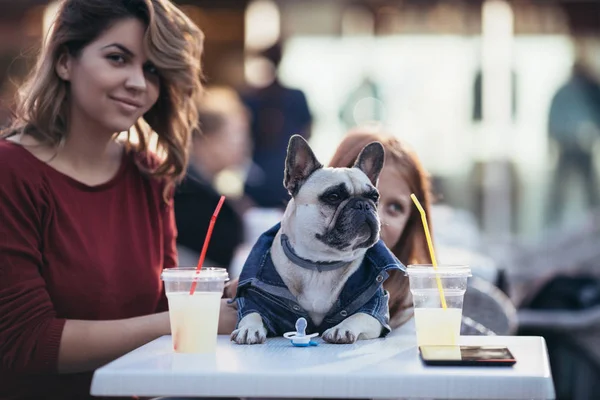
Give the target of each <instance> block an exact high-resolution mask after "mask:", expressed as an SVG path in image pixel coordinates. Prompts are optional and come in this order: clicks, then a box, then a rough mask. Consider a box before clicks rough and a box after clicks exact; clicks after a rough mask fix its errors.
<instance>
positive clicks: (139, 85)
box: [125, 67, 146, 91]
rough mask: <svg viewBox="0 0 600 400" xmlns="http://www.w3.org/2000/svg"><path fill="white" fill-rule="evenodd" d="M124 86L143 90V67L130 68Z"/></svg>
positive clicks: (144, 84) (144, 87)
mask: <svg viewBox="0 0 600 400" xmlns="http://www.w3.org/2000/svg"><path fill="white" fill-rule="evenodd" d="M125 86H126V87H127V88H128V89H132V90H139V91H144V90H146V74H145V73H144V69H143V68H139V67H136V68H131V69H130V70H129V74H128V75H127V81H126V82H125Z"/></svg>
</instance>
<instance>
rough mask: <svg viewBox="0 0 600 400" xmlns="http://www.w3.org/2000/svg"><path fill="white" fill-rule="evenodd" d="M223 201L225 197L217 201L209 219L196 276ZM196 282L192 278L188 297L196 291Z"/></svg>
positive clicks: (200, 268)
mask: <svg viewBox="0 0 600 400" xmlns="http://www.w3.org/2000/svg"><path fill="white" fill-rule="evenodd" d="M224 201H225V196H221V198H220V199H219V204H217V208H215V212H214V213H213V215H212V217H211V218H210V224H209V225H208V232H206V238H205V239H204V245H203V246H202V253H200V259H199V260H198V265H197V266H196V276H199V275H200V271H201V270H202V264H203V263H204V257H206V249H208V242H210V237H211V235H212V231H213V227H214V226H215V221H216V220H217V216H218V215H219V211H221V207H222V206H223V202H224ZM196 284H197V280H196V278H195V277H194V281H193V282H192V287H191V288H190V295H192V294H194V291H195V290H196Z"/></svg>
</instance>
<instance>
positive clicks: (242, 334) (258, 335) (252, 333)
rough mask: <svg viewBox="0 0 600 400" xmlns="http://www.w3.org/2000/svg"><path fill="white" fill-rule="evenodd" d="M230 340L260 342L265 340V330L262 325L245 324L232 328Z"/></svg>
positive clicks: (246, 342) (238, 342) (249, 342)
mask: <svg viewBox="0 0 600 400" xmlns="http://www.w3.org/2000/svg"><path fill="white" fill-rule="evenodd" d="M231 340H232V341H234V342H236V343H237V344H260V343H264V342H265V341H266V340H267V330H266V329H265V327H264V326H259V327H252V326H246V327H241V328H239V329H236V330H234V331H233V332H232V333H231Z"/></svg>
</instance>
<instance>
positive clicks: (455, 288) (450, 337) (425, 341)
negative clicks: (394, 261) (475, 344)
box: [407, 264, 471, 346]
mask: <svg viewBox="0 0 600 400" xmlns="http://www.w3.org/2000/svg"><path fill="white" fill-rule="evenodd" d="M407 274H408V279H409V284H410V292H411V294H412V297H413V303H414V311H415V326H416V331H417V344H418V345H419V346H427V345H430V346H431V345H433V346H455V345H458V338H459V337H460V325H461V319H462V308H463V299H464V295H465V291H466V290H467V280H468V278H469V277H470V276H471V269H470V268H469V267H468V266H466V265H438V266H437V267H434V266H433V265H431V264H429V265H428V264H421V265H409V266H408V267H407ZM440 284H441V289H442V290H441V291H440Z"/></svg>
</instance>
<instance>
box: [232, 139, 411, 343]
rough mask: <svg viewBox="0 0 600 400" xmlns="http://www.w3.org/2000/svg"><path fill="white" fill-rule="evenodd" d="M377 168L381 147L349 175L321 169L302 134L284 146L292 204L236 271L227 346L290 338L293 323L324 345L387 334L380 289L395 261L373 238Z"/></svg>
mask: <svg viewBox="0 0 600 400" xmlns="http://www.w3.org/2000/svg"><path fill="white" fill-rule="evenodd" d="M383 163H384V149H383V146H382V145H381V144H380V143H378V142H373V143H370V144H368V145H367V146H365V148H364V149H362V151H361V153H360V155H359V156H358V158H357V160H356V163H355V164H354V166H353V167H352V168H325V167H323V165H321V163H319V161H318V160H317V158H316V157H315V155H314V153H313V151H312V150H311V148H310V146H309V145H308V143H307V142H306V141H305V140H304V139H303V138H302V137H301V136H299V135H294V136H293V137H292V138H291V139H290V141H289V144H288V149H287V158H286V162H285V174H284V182H283V184H284V186H285V187H286V188H287V190H288V191H289V193H290V195H291V199H290V201H289V203H288V204H287V207H286V209H285V212H284V215H283V217H282V220H281V223H280V224H278V225H276V226H275V227H274V228H272V229H271V230H270V231H268V232H266V233H265V234H263V236H262V237H261V238H259V239H258V241H257V243H256V244H255V245H254V247H253V249H252V252H251V253H250V255H249V257H248V259H247V260H246V263H245V264H244V267H243V270H242V273H241V275H240V279H239V285H238V288H237V295H236V298H235V300H234V301H237V305H238V321H239V322H238V325H237V328H236V329H235V330H234V331H233V333H232V334H231V340H232V341H234V342H236V343H238V344H257V343H263V342H264V341H265V340H266V338H267V336H281V335H282V334H283V333H285V332H286V331H294V330H295V329H294V324H295V322H296V320H297V318H299V317H305V318H306V319H307V320H308V324H309V329H310V330H312V331H315V330H316V331H318V332H319V333H321V334H322V338H323V340H325V341H327V342H330V343H353V342H355V341H356V340H359V339H372V338H377V337H380V336H381V335H382V333H387V332H389V326H388V322H389V311H388V305H387V300H388V295H387V292H386V291H385V290H383V287H382V283H383V281H384V280H385V279H386V278H387V276H388V274H387V272H386V271H387V270H389V269H392V268H399V265H401V264H400V263H399V261H398V260H397V259H396V258H395V257H394V256H393V255H392V254H391V252H389V250H387V248H386V247H385V245H383V242H382V241H381V240H380V238H379V232H380V221H379V218H378V215H377V204H378V198H379V193H378V191H377V189H376V186H377V180H378V177H379V174H380V172H381V169H382V168H383ZM369 252H371V253H372V254H369ZM307 333H310V332H309V331H308V330H307Z"/></svg>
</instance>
